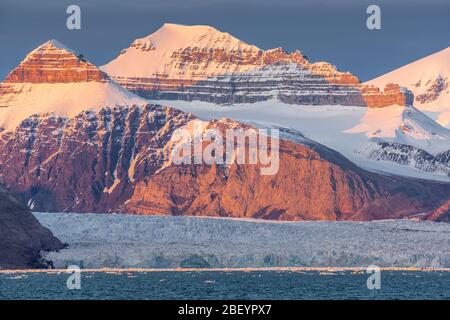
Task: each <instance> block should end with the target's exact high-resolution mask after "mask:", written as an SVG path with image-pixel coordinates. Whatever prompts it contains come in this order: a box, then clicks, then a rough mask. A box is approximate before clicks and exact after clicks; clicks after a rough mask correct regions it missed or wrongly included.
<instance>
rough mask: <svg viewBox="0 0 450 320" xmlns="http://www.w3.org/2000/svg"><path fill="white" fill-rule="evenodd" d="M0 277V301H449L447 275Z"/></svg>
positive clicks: (284, 273)
mask: <svg viewBox="0 0 450 320" xmlns="http://www.w3.org/2000/svg"><path fill="white" fill-rule="evenodd" d="M70 275H71V274H68V273H65V272H61V273H46V272H40V273H27V272H23V273H22V272H18V273H1V274H0V299H64V300H65V299H138V300H142V299H152V300H154V299H156V300H159V299H244V300H245V299H252V300H264V299H295V300H300V299H368V300H371V299H450V272H445V271H426V272H425V271H382V272H381V282H380V288H379V289H368V286H367V280H368V277H369V275H368V274H366V273H365V272H354V271H332V272H321V271H279V270H278V271H277V270H273V271H257V270H253V271H227V270H223V271H155V272H127V271H121V272H105V271H101V272H100V271H99V272H81V278H80V289H68V287H67V279H68V278H69V276H70Z"/></svg>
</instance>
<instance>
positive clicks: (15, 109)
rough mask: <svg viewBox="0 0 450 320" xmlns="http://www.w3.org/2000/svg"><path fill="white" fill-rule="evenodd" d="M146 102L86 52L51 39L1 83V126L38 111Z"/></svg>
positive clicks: (69, 113)
mask: <svg viewBox="0 0 450 320" xmlns="http://www.w3.org/2000/svg"><path fill="white" fill-rule="evenodd" d="M143 103H145V102H144V100H143V99H142V98H139V97H138V96H136V95H134V94H132V93H130V92H129V91H127V90H126V89H124V88H122V87H120V86H119V85H118V84H116V83H115V82H113V81H112V80H111V79H110V78H109V77H108V76H107V75H106V74H105V73H104V72H102V71H101V70H99V69H98V68H97V67H96V66H94V65H93V64H91V63H90V62H88V61H86V60H85V59H84V58H83V56H82V55H80V54H78V53H76V52H74V51H72V50H70V49H68V48H66V47H65V46H64V45H62V44H61V43H59V42H58V41H56V40H51V41H48V42H46V43H44V44H43V45H41V46H39V47H38V48H36V49H35V50H33V51H32V52H30V53H29V54H28V55H27V56H26V58H25V59H24V60H23V61H22V62H21V63H20V64H19V66H18V67H17V68H15V69H14V70H13V71H12V72H11V73H10V74H9V75H8V76H7V77H6V79H5V80H4V81H3V82H2V83H0V127H1V128H3V129H6V130H12V129H14V128H15V127H16V126H17V125H18V124H19V123H20V122H21V121H22V120H23V119H25V118H27V117H29V116H31V115H33V114H38V113H52V112H53V113H55V114H57V115H61V116H69V117H72V116H74V115H76V114H78V113H79V112H81V111H82V110H97V109H99V108H102V107H104V106H114V105H115V104H120V105H133V104H143Z"/></svg>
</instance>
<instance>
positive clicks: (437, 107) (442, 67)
mask: <svg viewBox="0 0 450 320" xmlns="http://www.w3.org/2000/svg"><path fill="white" fill-rule="evenodd" d="M390 82H394V83H398V84H400V85H401V86H403V87H406V88H408V89H409V90H411V91H412V92H413V93H414V96H415V99H414V105H415V106H416V107H417V108H419V109H420V110H422V111H424V112H426V113H427V114H428V115H429V116H430V117H432V118H433V119H436V121H437V122H438V123H440V124H441V125H443V126H445V127H447V128H450V47H448V48H446V49H444V50H441V51H439V52H436V53H434V54H431V55H429V56H427V57H424V58H422V59H420V60H417V61H414V62H412V63H410V64H407V65H405V66H403V67H401V68H398V69H396V70H393V71H391V72H389V73H386V74H384V75H382V76H380V77H377V78H375V79H373V80H370V81H368V82H367V84H371V85H375V86H384V85H386V84H387V83H390Z"/></svg>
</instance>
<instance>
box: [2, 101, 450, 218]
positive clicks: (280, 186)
mask: <svg viewBox="0 0 450 320" xmlns="http://www.w3.org/2000/svg"><path fill="white" fill-rule="evenodd" d="M195 121H199V120H195V118H194V117H193V116H192V115H190V114H188V113H184V112H182V111H179V110H176V109H172V108H168V107H162V106H157V105H148V106H146V107H143V108H138V107H117V108H105V109H102V110H100V111H99V112H97V113H94V112H83V113H81V114H79V115H78V116H76V117H74V118H71V119H66V118H61V117H55V116H52V115H41V116H34V117H32V118H30V119H27V120H26V121H24V122H23V123H22V124H21V125H20V126H19V127H18V128H17V129H16V130H15V131H14V132H3V133H1V134H0V168H1V170H0V180H1V181H3V182H4V183H6V184H7V185H8V187H10V188H11V190H12V191H13V192H14V193H15V194H16V195H18V196H19V197H20V198H21V199H23V200H24V201H27V202H28V203H30V205H31V206H32V207H33V208H34V209H35V210H39V211H56V212H58V211H67V212H128V213H136V214H171V215H209V216H227V217H251V218H262V219H274V220H305V219H308V220H318V219H322V220H350V219H355V220H371V219H382V218H400V217H403V216H408V215H410V214H416V213H418V212H425V211H430V210H433V209H435V208H436V207H437V206H439V205H440V204H441V203H442V202H443V201H444V200H447V198H448V195H449V194H450V186H449V185H446V184H439V183H431V182H425V181H415V180H406V179H400V178H395V177H391V178H387V177H384V176H378V175H376V174H373V173H369V172H366V171H364V170H362V169H360V168H358V167H356V166H354V165H353V164H352V163H351V162H350V161H348V160H347V159H345V158H344V157H342V156H341V155H340V154H338V153H336V152H334V151H332V150H330V149H327V148H325V147H323V146H321V145H319V144H317V143H315V142H313V141H310V140H308V139H305V138H304V137H302V136H301V135H300V134H299V133H296V132H290V133H289V134H290V136H292V137H295V138H296V139H298V141H301V143H296V142H293V141H290V140H285V139H282V140H280V166H279V171H278V172H277V173H276V174H275V175H272V176H264V175H261V174H260V170H259V169H260V167H261V166H260V165H258V164H256V165H252V164H246V165H238V164H235V163H234V164H229V165H226V164H223V165H215V164H213V165H206V164H196V165H194V164H191V165H190V164H183V165H175V164H174V163H173V162H172V161H171V158H170V154H171V153H170V151H171V147H172V144H171V139H172V135H173V133H174V131H175V130H176V129H178V128H186V127H189V126H190V125H191V124H192V123H193V122H195ZM204 125H205V126H206V127H207V128H218V129H220V130H223V129H224V128H236V127H242V128H244V129H245V128H248V127H247V126H243V125H241V124H239V123H237V122H234V121H231V120H227V119H223V120H220V121H217V120H214V121H210V122H205V123H204ZM283 130H284V129H283Z"/></svg>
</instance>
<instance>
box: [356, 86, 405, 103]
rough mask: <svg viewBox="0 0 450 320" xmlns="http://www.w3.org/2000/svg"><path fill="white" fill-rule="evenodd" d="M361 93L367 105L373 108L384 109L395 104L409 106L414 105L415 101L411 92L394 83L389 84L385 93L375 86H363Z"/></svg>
mask: <svg viewBox="0 0 450 320" xmlns="http://www.w3.org/2000/svg"><path fill="white" fill-rule="evenodd" d="M361 92H362V96H363V98H364V101H365V103H366V105H367V106H368V107H372V108H383V107H387V106H390V105H394V104H397V105H400V106H408V105H412V104H413V100H414V96H413V94H412V92H411V91H409V90H407V89H402V88H400V86H399V85H398V84H394V83H388V84H387V85H386V87H385V88H384V91H383V92H382V91H380V88H378V87H374V86H363V87H362V89H361Z"/></svg>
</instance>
